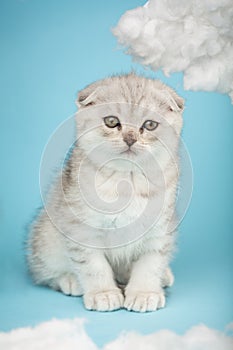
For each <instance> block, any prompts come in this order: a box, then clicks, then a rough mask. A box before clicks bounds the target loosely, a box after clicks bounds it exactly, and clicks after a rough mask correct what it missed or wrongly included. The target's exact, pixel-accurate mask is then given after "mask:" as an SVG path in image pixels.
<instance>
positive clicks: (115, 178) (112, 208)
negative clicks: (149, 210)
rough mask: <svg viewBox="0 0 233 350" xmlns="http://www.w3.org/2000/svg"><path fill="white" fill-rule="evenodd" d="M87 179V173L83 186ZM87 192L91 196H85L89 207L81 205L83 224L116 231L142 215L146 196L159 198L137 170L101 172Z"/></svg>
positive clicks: (155, 187)
mask: <svg viewBox="0 0 233 350" xmlns="http://www.w3.org/2000/svg"><path fill="white" fill-rule="evenodd" d="M90 176H93V173H90V172H89V173H87V179H86V181H87V183H88V177H90ZM90 183H91V181H90ZM89 191H90V192H91V191H95V193H89V198H93V201H92V206H89V205H87V203H84V204H83V205H84V206H83V215H84V216H85V221H86V223H88V224H90V225H95V226H97V227H104V228H119V227H122V226H124V225H128V224H130V223H131V222H134V221H135V218H137V217H139V216H140V215H142V213H143V212H144V210H145V208H146V205H147V203H148V199H149V197H150V196H154V195H157V196H159V185H157V186H155V185H153V184H151V183H149V180H148V179H147V178H146V177H145V176H144V175H143V174H142V173H140V172H138V171H134V170H128V169H127V170H126V171H117V170H113V169H109V170H106V169H105V171H99V172H97V173H96V175H95V188H94V189H91V188H90V189H89ZM98 206H99V208H98ZM96 209H97V210H96ZM99 209H100V210H99Z"/></svg>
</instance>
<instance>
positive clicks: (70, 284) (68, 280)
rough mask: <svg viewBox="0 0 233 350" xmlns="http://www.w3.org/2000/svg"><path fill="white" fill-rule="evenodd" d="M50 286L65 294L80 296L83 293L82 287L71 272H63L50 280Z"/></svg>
mask: <svg viewBox="0 0 233 350" xmlns="http://www.w3.org/2000/svg"><path fill="white" fill-rule="evenodd" d="M51 287H52V288H53V289H56V290H59V291H61V292H62V293H64V294H66V295H72V296H81V295H83V290H82V287H81V285H80V283H79V281H78V279H77V277H76V275H75V274H73V273H64V274H62V275H61V276H60V277H58V278H57V279H56V280H55V281H53V282H52V285H51Z"/></svg>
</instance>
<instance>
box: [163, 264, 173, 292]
mask: <svg viewBox="0 0 233 350" xmlns="http://www.w3.org/2000/svg"><path fill="white" fill-rule="evenodd" d="M174 280H175V277H174V275H173V273H172V270H171V269H170V268H169V267H168V268H167V269H166V270H165V274H164V276H163V281H162V284H163V287H171V286H172V285H173V283H174Z"/></svg>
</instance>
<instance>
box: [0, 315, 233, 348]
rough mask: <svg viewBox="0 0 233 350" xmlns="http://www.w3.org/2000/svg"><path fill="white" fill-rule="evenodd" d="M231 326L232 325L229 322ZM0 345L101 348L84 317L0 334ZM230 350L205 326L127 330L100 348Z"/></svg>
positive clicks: (227, 340)
mask: <svg viewBox="0 0 233 350" xmlns="http://www.w3.org/2000/svg"><path fill="white" fill-rule="evenodd" d="M229 327H230V328H232V324H231V325H229ZM0 348H1V349H7V350H15V349H17V350H32V349H33V350H44V349H51V350H55V349H56V350H74V349H78V350H100V348H98V347H97V346H96V345H95V344H94V342H93V341H92V340H91V339H90V337H89V336H88V335H87V333H86V331H85V328H84V320H83V319H78V318H76V319H73V320H69V319H65V320H56V319H54V320H51V321H47V322H44V323H41V324H39V325H38V326H36V327H34V328H31V327H26V328H18V329H15V330H12V331H11V332H5V333H3V332H2V333H0ZM132 349H138V350H142V349H148V350H149V349H153V350H171V349H174V350H175V349H178V350H197V349H198V350H223V349H224V350H232V349H233V338H232V337H230V336H227V335H226V334H224V333H223V332H219V331H216V330H213V329H210V328H208V327H206V326H204V325H200V326H195V327H193V328H191V329H190V330H189V331H187V332H186V333H185V334H184V335H178V334H176V333H174V332H172V331H169V330H161V331H159V332H156V333H153V334H149V335H140V334H138V333H132V332H131V333H126V334H124V335H121V336H119V337H118V338H117V339H116V340H114V341H113V342H111V343H108V344H107V345H105V346H104V347H103V348H102V350H132Z"/></svg>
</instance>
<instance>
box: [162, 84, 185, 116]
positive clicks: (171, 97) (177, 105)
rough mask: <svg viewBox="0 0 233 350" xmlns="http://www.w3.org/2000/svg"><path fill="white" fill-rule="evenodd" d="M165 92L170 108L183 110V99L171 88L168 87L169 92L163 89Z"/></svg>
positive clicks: (176, 110)
mask: <svg viewBox="0 0 233 350" xmlns="http://www.w3.org/2000/svg"><path fill="white" fill-rule="evenodd" d="M165 92H166V95H167V102H168V103H169V107H170V109H171V110H172V111H174V112H180V113H182V112H183V110H184V99H183V98H182V97H181V96H179V95H178V94H177V93H176V92H175V91H174V90H172V89H169V92H168V91H167V90H165Z"/></svg>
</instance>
